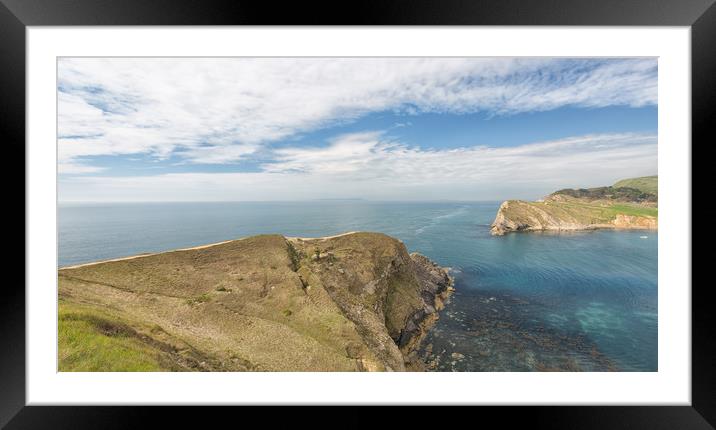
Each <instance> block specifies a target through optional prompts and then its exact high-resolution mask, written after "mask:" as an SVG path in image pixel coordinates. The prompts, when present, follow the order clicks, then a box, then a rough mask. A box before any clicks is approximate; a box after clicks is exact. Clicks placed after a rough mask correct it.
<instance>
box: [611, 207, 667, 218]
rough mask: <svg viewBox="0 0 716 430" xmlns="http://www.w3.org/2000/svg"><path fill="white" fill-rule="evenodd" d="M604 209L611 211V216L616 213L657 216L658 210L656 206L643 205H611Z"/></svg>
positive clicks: (614, 215)
mask: <svg viewBox="0 0 716 430" xmlns="http://www.w3.org/2000/svg"><path fill="white" fill-rule="evenodd" d="M606 209H607V210H608V211H610V212H613V217H616V216H617V214H623V215H633V216H653V217H658V216H659V210H658V209H657V208H650V207H645V206H631V205H612V206H610V207H608V208H606Z"/></svg>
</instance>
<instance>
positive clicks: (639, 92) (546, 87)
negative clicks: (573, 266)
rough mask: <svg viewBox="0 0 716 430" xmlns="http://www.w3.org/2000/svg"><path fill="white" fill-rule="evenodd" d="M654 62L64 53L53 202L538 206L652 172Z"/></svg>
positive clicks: (654, 154) (654, 149)
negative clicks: (519, 202) (528, 202)
mask: <svg viewBox="0 0 716 430" xmlns="http://www.w3.org/2000/svg"><path fill="white" fill-rule="evenodd" d="M657 75H658V70H657V60H656V59H655V58H626V59H625V58H596V59H595V58H589V59H584V58H582V59H569V58H438V57H435V58H60V59H59V60H58V81H57V97H58V124H57V127H58V130H57V131H58V185H59V187H58V188H59V200H60V201H61V202H71V201H75V202H78V201H79V202H83V201H84V202H123V201H266V200H315V199H366V200H400V201H402V200H458V201H474V200H504V199H513V198H520V199H536V198H539V197H541V196H544V195H546V194H549V193H550V192H552V191H554V190H557V189H562V188H567V187H591V186H601V185H610V184H612V183H613V182H615V181H616V180H618V179H622V178H628V177H636V176H646V175H654V174H657V105H658V98H657Z"/></svg>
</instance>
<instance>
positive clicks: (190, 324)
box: [58, 233, 420, 371]
mask: <svg viewBox="0 0 716 430" xmlns="http://www.w3.org/2000/svg"><path fill="white" fill-rule="evenodd" d="M315 249H319V250H320V251H321V252H331V257H330V258H323V259H319V260H317V261H316V260H314V259H312V258H311V257H312V255H313V254H314V252H315ZM409 258H410V257H409V256H408V255H407V253H406V251H405V248H404V246H403V245H402V244H401V243H400V242H398V241H396V240H395V239H392V238H389V237H387V236H385V235H379V234H368V233H361V234H353V235H349V236H343V237H338V238H334V239H330V240H325V241H320V240H319V241H300V240H294V241H292V242H289V241H287V240H286V239H285V238H283V237H282V236H278V235H266V236H256V237H251V238H247V239H242V240H236V241H231V242H228V243H224V244H220V245H216V246H211V247H208V248H203V249H195V250H186V251H173V252H167V253H162V254H156V255H150V256H144V257H141V258H136V259H130V260H121V261H113V262H105V263H100V264H94V265H87V266H82V267H76V268H66V269H61V270H59V272H58V276H59V295H60V318H59V333H60V336H59V342H60V345H59V350H60V355H59V370H60V371H119V370H121V371H133V370H140V371H141V370H147V371H155V370H227V371H243V370H268V371H275V370H281V371H307V370H308V371H316V370H337V371H351V370H361V369H371V370H383V369H384V368H385V367H384V365H385V363H388V364H389V365H391V366H392V367H393V368H397V367H399V366H402V365H403V364H402V363H403V357H402V355H401V353H400V351H399V350H398V349H397V346H396V345H395V344H394V342H393V340H392V339H391V336H392V335H394V334H395V333H389V332H388V330H387V329H386V320H387V321H388V322H389V323H390V324H389V325H390V328H391V329H394V327H393V326H397V325H399V324H401V323H403V322H404V320H405V319H406V318H407V316H408V314H409V313H410V312H411V311H412V310H414V309H412V308H410V307H409V306H408V307H405V306H403V305H404V304H406V303H413V304H415V306H417V305H419V304H420V302H419V300H418V294H419V292H418V291H417V290H416V288H415V286H416V284H415V282H416V280H415V277H414V276H413V277H412V278H411V277H410V274H409V273H408V272H406V273H403V274H402V275H401V276H402V277H401V276H396V277H393V278H390V283H392V285H391V290H390V291H391V292H390V294H388V292H387V290H386V288H387V286H386V285H387V284H388V282H387V281H386V282H382V283H377V284H376V287H375V288H376V294H364V293H363V289H364V286H365V285H366V284H368V283H370V282H371V281H373V280H376V279H379V278H380V277H381V275H384V274H385V273H387V272H386V271H387V270H392V268H393V267H394V266H395V265H396V264H397V265H398V266H400V265H401V264H403V267H407V266H404V264H405V263H407V260H409ZM403 260H405V261H403ZM396 262H397V263H396ZM404 278H405V279H404ZM379 293H380V294H382V293H385V294H388V297H387V298H386V299H385V300H384V301H383V302H385V303H388V304H387V305H385V306H386V307H387V308H388V309H386V314H387V315H389V317H381V316H380V314H379V313H378V314H376V313H374V312H363V311H361V310H373V309H378V308H379V307H382V306H384V305H383V302H380V303H379V300H378V299H377V298H378V297H379V296H380V294H379ZM397 295H400V296H401V297H400V299H398V298H397ZM339 306H340V307H339ZM391 307H392V308H394V309H391Z"/></svg>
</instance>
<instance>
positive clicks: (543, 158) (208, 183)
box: [60, 132, 657, 201]
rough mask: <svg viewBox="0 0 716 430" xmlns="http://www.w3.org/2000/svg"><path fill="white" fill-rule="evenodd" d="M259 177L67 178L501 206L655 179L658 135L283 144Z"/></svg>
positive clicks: (97, 192) (146, 188)
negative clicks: (493, 142)
mask: <svg viewBox="0 0 716 430" xmlns="http://www.w3.org/2000/svg"><path fill="white" fill-rule="evenodd" d="M277 153H278V157H277V160H276V161H274V162H270V163H267V164H265V165H264V166H263V168H264V171H262V172H258V173H183V174H163V175H157V176H142V177H75V178H67V179H64V180H61V184H60V185H61V189H62V197H63V200H67V201H72V200H75V201H82V200H115V201H116V200H120V201H121V200H127V201H142V200H148V201H179V200H184V201H202V200H205V201H210V200H301V199H313V198H367V199H373V200H379V199H386V200H435V199H452V200H501V199H506V198H530V199H531V198H536V197H540V196H542V195H544V194H547V193H549V192H551V191H554V190H555V189H560V188H565V187H589V186H599V185H608V184H611V183H613V182H614V181H615V180H617V179H620V178H625V177H632V176H643V175H650V174H655V173H656V168H657V138H656V136H655V135H646V134H631V133H626V134H608V135H591V136H581V137H574V138H569V139H561V140H556V141H549V142H539V143H534V144H529V145H522V146H517V147H503V148H500V147H470V148H457V149H447V150H423V149H420V148H414V147H410V146H408V145H405V144H403V143H400V142H395V141H391V140H388V139H386V138H385V136H384V135H383V134H382V133H381V132H372V133H356V134H350V135H345V136H341V137H339V138H337V139H335V140H334V141H332V142H331V144H330V145H329V146H328V147H325V148H286V149H282V150H280V151H277Z"/></svg>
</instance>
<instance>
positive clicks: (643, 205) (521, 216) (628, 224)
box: [491, 177, 658, 236]
mask: <svg viewBox="0 0 716 430" xmlns="http://www.w3.org/2000/svg"><path fill="white" fill-rule="evenodd" d="M650 178H651V177H649V178H634V179H626V180H622V181H619V182H617V183H616V184H615V185H613V186H606V187H597V188H582V189H564V190H559V191H556V192H554V193H552V194H550V195H548V196H547V197H545V198H544V199H543V200H541V201H537V202H526V201H522V200H508V201H505V202H503V203H502V205H500V208H499V210H498V212H497V215H496V216H495V220H494V222H493V223H492V225H491V232H492V234H493V235H498V236H499V235H503V234H505V233H509V232H512V231H544V230H554V231H568V230H593V229H599V228H613V229H657V228H658V208H657V206H658V197H657V194H656V193H651V192H647V191H645V190H647V189H649V186H650V184H651V185H653V184H656V180H657V178H656V177H653V180H652V179H650ZM619 184H627V185H631V186H630V187H627V186H618V185H619ZM637 186H638V187H641V188H636V187H637Z"/></svg>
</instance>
